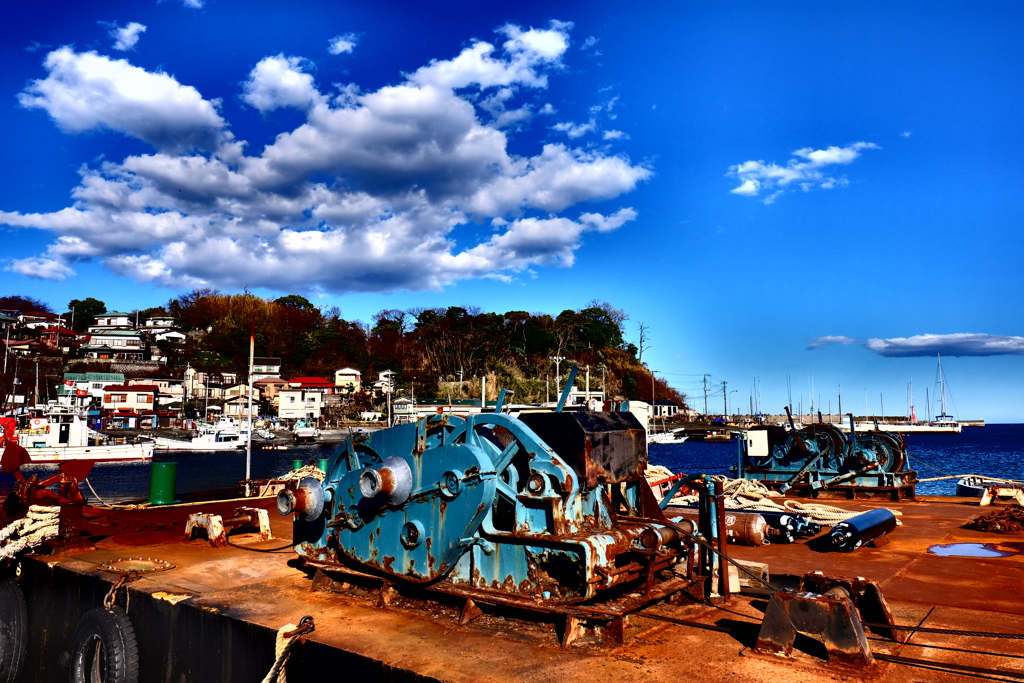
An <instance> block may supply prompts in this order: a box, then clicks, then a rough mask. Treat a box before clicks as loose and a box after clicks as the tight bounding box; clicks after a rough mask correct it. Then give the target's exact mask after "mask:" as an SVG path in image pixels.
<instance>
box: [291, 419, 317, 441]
mask: <svg viewBox="0 0 1024 683" xmlns="http://www.w3.org/2000/svg"><path fill="white" fill-rule="evenodd" d="M292 434H294V435H295V442H296V443H313V442H314V441H316V440H317V439H318V438H320V430H319V429H317V428H316V427H314V426H313V425H312V424H311V423H309V422H307V421H306V420H299V421H297V422H296V423H295V426H294V427H292Z"/></svg>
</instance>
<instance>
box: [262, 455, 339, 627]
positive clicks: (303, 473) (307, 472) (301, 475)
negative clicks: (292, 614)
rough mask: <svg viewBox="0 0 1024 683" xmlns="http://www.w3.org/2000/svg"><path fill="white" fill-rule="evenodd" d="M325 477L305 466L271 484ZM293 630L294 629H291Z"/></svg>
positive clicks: (318, 471) (273, 480)
mask: <svg viewBox="0 0 1024 683" xmlns="http://www.w3.org/2000/svg"><path fill="white" fill-rule="evenodd" d="M326 476H327V475H326V474H325V473H324V471H323V470H321V469H320V468H319V467H317V466H316V465H306V466H305V467H300V468H299V469H297V470H292V471H291V472H289V473H288V474H282V475H281V476H280V477H275V478H274V479H272V480H271V481H272V482H283V481H292V480H293V479H305V478H306V477H313V478H314V479H316V480H317V481H323V480H324V477H326ZM293 628H294V627H293Z"/></svg>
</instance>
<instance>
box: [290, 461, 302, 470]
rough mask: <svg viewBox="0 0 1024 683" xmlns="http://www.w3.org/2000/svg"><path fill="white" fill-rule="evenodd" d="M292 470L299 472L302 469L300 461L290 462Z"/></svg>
mask: <svg viewBox="0 0 1024 683" xmlns="http://www.w3.org/2000/svg"><path fill="white" fill-rule="evenodd" d="M292 469H293V470H301V469H302V461H301V460H292Z"/></svg>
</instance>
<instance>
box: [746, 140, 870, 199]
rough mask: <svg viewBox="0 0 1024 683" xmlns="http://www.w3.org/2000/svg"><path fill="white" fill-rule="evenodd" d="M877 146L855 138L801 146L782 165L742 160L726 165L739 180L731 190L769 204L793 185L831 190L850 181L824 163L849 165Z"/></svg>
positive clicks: (805, 189)
mask: <svg viewBox="0 0 1024 683" xmlns="http://www.w3.org/2000/svg"><path fill="white" fill-rule="evenodd" d="M865 149H880V148H879V146H878V145H876V144H874V143H873V142H854V143H852V144H850V145H847V146H846V147H835V146H833V147H829V148H827V149H811V148H810V147H804V148H803V149H798V150H796V151H795V152H793V155H794V156H795V157H797V158H795V159H790V160H789V162H788V163H787V164H786V165H785V166H780V165H778V164H776V163H774V162H773V163H770V164H766V163H765V162H764V161H744V162H743V163H742V164H736V165H734V166H730V167H729V172H728V173H727V174H726V175H727V176H728V177H731V178H736V179H738V180H739V181H740V184H739V185H737V186H736V187H734V188H733V189H732V190H730V192H732V193H733V194H738V195H743V196H746V197H763V200H762V201H764V203H765V204H771V203H772V202H774V201H775V200H776V199H777V198H778V197H779V195H781V194H783V193H784V192H786V191H788V190H791V189H793V188H797V187H798V188H800V189H801V190H803V191H804V192H809V191H811V190H813V189H822V190H831V189H832V188H834V187H838V186H841V185H847V184H849V180H847V178H846V176H833V175H828V173H826V170H825V169H827V167H829V166H835V165H841V166H845V165H849V164H851V163H853V161H854V160H855V159H856V158H857V157H859V156H860V153H861V151H862V150H865Z"/></svg>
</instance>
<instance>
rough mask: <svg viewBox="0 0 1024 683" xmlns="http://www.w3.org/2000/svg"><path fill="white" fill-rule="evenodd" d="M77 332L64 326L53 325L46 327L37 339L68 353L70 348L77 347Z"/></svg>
mask: <svg viewBox="0 0 1024 683" xmlns="http://www.w3.org/2000/svg"><path fill="white" fill-rule="evenodd" d="M77 339H78V333H77V332H75V331H74V330H69V329H67V328H65V327H60V326H58V325H55V326H53V327H47V328H46V329H44V330H43V333H42V334H41V335H40V337H39V341H41V342H43V343H44V344H46V345H47V346H49V347H50V348H53V349H59V350H61V351H63V352H64V353H69V352H70V351H71V349H72V348H77V347H78V346H79V345H78V343H77V341H76V340H77Z"/></svg>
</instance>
